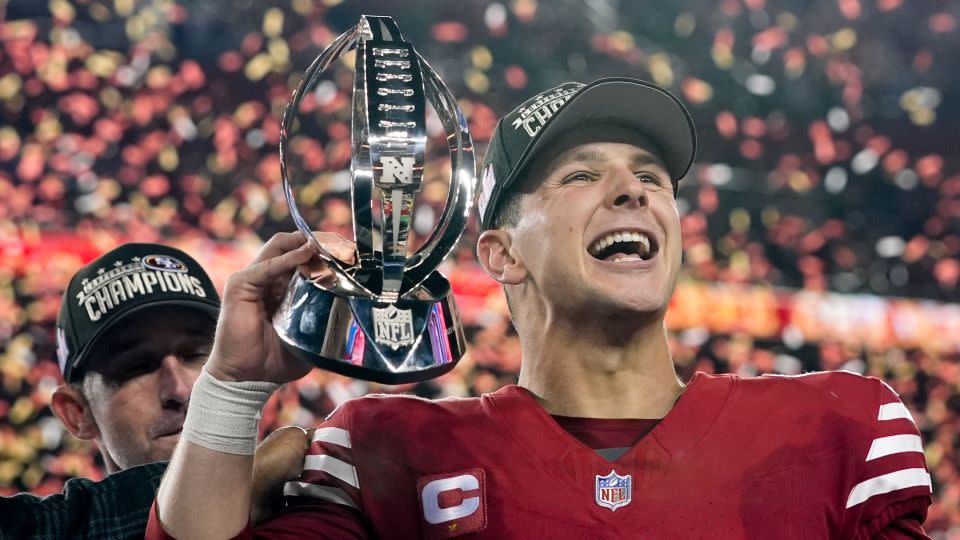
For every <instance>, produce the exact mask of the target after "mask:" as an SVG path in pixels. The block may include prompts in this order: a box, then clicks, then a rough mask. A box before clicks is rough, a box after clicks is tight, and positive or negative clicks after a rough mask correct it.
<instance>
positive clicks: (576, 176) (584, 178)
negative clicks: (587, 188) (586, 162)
mask: <svg viewBox="0 0 960 540" xmlns="http://www.w3.org/2000/svg"><path fill="white" fill-rule="evenodd" d="M591 180H593V175H592V174H590V173H587V172H575V173H573V174H571V175H570V176H568V177H566V178H564V179H563V183H564V184H569V183H570V182H589V181H591Z"/></svg>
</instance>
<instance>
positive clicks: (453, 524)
mask: <svg viewBox="0 0 960 540" xmlns="http://www.w3.org/2000/svg"><path fill="white" fill-rule="evenodd" d="M447 528H449V529H450V532H453V531H455V530H457V524H456V523H451V524H450V525H447Z"/></svg>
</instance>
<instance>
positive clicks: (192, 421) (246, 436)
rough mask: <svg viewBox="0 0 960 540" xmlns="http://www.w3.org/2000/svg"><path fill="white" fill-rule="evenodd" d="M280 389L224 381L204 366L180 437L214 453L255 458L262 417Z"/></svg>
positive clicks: (195, 386) (278, 386)
mask: <svg viewBox="0 0 960 540" xmlns="http://www.w3.org/2000/svg"><path fill="white" fill-rule="evenodd" d="M277 388H280V385H279V384H274V383H270V382H263V381H245V382H227V381H221V380H219V379H217V378H216V377H214V376H213V375H210V373H208V372H207V368H206V366H204V368H203V370H201V372H200V376H199V377H197V382H196V383H194V385H193V391H192V392H191V393H190V405H189V407H188V408H187V418H186V420H185V421H184V422H183V433H182V434H181V435H180V436H181V437H182V438H184V439H186V440H188V441H190V442H192V443H195V444H198V445H200V446H202V447H204V448H209V449H210V450H216V451H218V452H225V453H227V454H240V455H248V456H249V455H253V452H254V450H256V448H257V434H258V432H257V428H258V426H259V424H260V413H261V411H262V410H263V405H264V404H265V403H266V402H267V400H268V399H270V395H271V394H273V392H274V391H275V390H276V389H277Z"/></svg>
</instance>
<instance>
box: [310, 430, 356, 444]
mask: <svg viewBox="0 0 960 540" xmlns="http://www.w3.org/2000/svg"><path fill="white" fill-rule="evenodd" d="M318 441H319V442H325V443H330V444H336V445H338V446H342V447H344V448H350V433H349V432H347V430H345V429H342V428H338V427H325V428H319V429H317V430H316V431H314V432H313V442H318Z"/></svg>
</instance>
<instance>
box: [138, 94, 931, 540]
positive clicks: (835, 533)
mask: <svg viewBox="0 0 960 540" xmlns="http://www.w3.org/2000/svg"><path fill="white" fill-rule="evenodd" d="M695 141H696V138H695V132H694V128H693V123H692V121H691V119H690V116H689V115H688V114H687V112H686V110H685V109H684V107H683V105H682V104H681V103H680V102H679V101H678V100H677V99H676V98H675V97H674V96H673V95H671V94H670V93H668V92H667V91H665V90H663V89H661V88H659V87H657V86H655V85H652V84H649V83H645V82H643V81H638V80H633V79H623V78H617V79H601V80H599V81H595V82H593V83H591V84H588V85H583V84H580V83H567V84H564V85H561V86H559V87H557V88H554V89H552V90H549V91H547V92H543V93H541V94H539V95H537V96H534V97H533V98H531V99H530V100H528V101H527V102H525V103H524V104H522V105H521V106H520V107H518V108H517V109H515V110H514V111H513V112H511V113H510V114H508V115H507V116H506V117H504V118H503V119H502V120H501V121H500V123H499V124H498V126H497V129H496V131H495V133H494V136H493V139H492V141H491V144H490V148H489V149H488V151H487V155H486V159H485V165H484V169H483V178H482V185H481V191H480V194H479V209H480V214H481V220H482V221H481V223H482V227H483V229H484V232H483V233H482V234H481V235H480V238H479V240H478V244H477V253H478V256H479V261H480V264H481V265H482V266H483V268H484V269H485V270H486V271H487V273H488V274H489V275H490V276H492V277H493V278H494V279H496V280H497V281H498V282H500V283H501V284H503V286H504V290H505V291H506V294H507V298H508V301H509V305H510V312H511V315H512V317H513V321H514V324H515V326H516V329H517V333H518V335H519V337H520V341H521V345H522V348H523V363H522V367H521V371H520V380H519V385H517V386H507V387H505V388H502V389H500V390H498V391H497V392H494V393H492V394H487V395H484V396H483V397H480V398H476V399H447V400H440V401H427V400H421V399H416V398H409V397H386V396H371V397H365V398H361V399H358V400H354V401H350V402H347V403H345V404H343V405H342V406H341V407H340V408H339V409H337V410H336V411H335V412H334V413H333V414H332V415H331V416H330V417H328V418H327V420H326V421H325V422H324V423H323V424H322V425H321V426H320V427H319V428H318V429H317V431H316V433H315V436H314V437H313V444H312V445H311V447H310V453H309V455H308V456H307V458H306V461H305V463H304V468H303V473H302V474H301V476H300V478H299V480H298V481H295V482H291V483H289V484H288V485H287V489H286V492H287V494H288V495H289V508H288V509H287V511H286V512H285V513H283V514H281V515H279V516H277V517H276V518H275V519H273V520H271V521H268V522H266V523H265V524H263V525H262V526H261V527H259V528H257V529H254V530H253V531H251V530H249V529H244V525H245V522H246V515H247V511H246V505H247V500H248V499H249V497H250V495H249V494H250V492H251V488H250V487H249V484H250V475H251V470H252V458H250V456H249V449H250V447H251V444H252V441H253V440H254V438H255V437H256V417H257V414H258V413H259V409H260V407H262V405H263V403H264V402H265V400H266V399H267V397H269V395H270V393H271V392H272V391H273V390H274V389H275V388H276V386H277V385H278V384H280V383H284V382H286V381H290V380H293V379H296V378H298V377H300V376H302V375H303V374H304V373H306V372H307V371H308V370H309V366H307V365H305V364H303V363H302V362H300V361H298V360H296V359H294V358H292V357H290V356H289V355H287V354H285V353H284V351H283V348H282V347H281V346H280V343H279V341H278V338H277V336H276V334H275V333H274V332H273V330H272V327H271V325H270V315H271V306H275V305H276V303H277V294H278V292H277V291H278V290H282V288H283V284H285V283H286V282H287V281H288V280H289V278H290V275H291V273H292V272H293V271H294V269H295V268H296V267H297V266H298V265H301V264H304V263H306V262H307V261H309V260H310V259H311V257H312V255H313V253H312V251H311V249H312V248H311V247H310V244H308V243H305V239H303V238H302V237H301V236H300V235H299V234H288V235H278V236H277V237H275V238H274V239H272V240H271V241H270V242H268V243H267V245H266V246H265V247H264V249H263V251H261V254H260V256H259V257H258V258H257V260H256V261H254V263H253V264H251V265H250V266H249V267H248V268H247V269H245V270H243V271H241V272H239V273H237V274H235V275H234V276H232V277H231V279H230V281H229V282H228V285H227V288H226V290H225V294H224V309H223V316H222V317H221V319H220V321H219V325H218V328H217V336H216V340H215V345H214V352H213V353H212V355H211V359H210V363H209V364H207V366H206V367H205V368H204V371H203V373H202V374H201V376H200V378H199V379H198V382H197V387H196V390H195V394H196V396H197V397H196V398H195V399H196V400H197V402H198V404H197V405H196V406H195V407H192V408H191V409H190V411H189V413H188V419H187V422H186V424H185V428H184V433H183V439H182V440H181V442H180V444H179V445H178V447H177V450H176V452H175V454H174V459H173V461H172V462H171V467H170V472H169V473H168V475H167V477H166V478H165V479H164V481H163V483H162V485H161V487H160V491H159V492H158V498H157V503H156V504H157V512H156V513H155V514H154V515H153V516H151V525H150V526H149V527H148V536H149V537H162V536H164V535H165V534H167V533H171V534H173V535H176V536H179V537H182V538H207V537H221V536H229V535H231V534H237V533H240V534H241V535H246V536H250V535H251V534H253V535H263V536H265V537H289V538H298V537H304V536H320V537H323V538H328V539H341V538H367V537H375V538H398V539H400V538H431V539H432V538H438V539H439V538H454V537H459V536H466V537H469V538H477V537H481V538H548V537H549V538H558V539H559V538H577V539H579V538H797V539H807V538H886V539H891V538H901V539H902V538H925V537H926V536H925V534H924V532H923V529H922V525H921V524H922V521H923V519H924V517H925V515H926V511H927V506H928V505H929V504H930V490H931V485H930V476H929V474H928V473H927V471H926V466H925V462H924V458H923V453H922V449H923V448H922V444H921V441H920V437H919V433H918V431H917V428H916V426H915V425H914V424H913V421H912V418H911V416H910V413H909V411H908V410H907V409H906V407H904V405H903V404H902V403H901V402H900V400H899V399H898V397H897V396H896V394H895V393H894V392H893V391H892V390H890V389H889V387H887V386H886V385H885V384H884V383H883V382H882V381H879V380H878V379H874V378H868V377H861V376H859V375H854V374H850V373H814V374H809V375H806V376H801V377H758V378H740V377H736V376H733V375H719V376H712V375H707V374H703V373H697V374H696V375H695V376H694V377H693V378H692V379H691V380H690V381H688V382H686V384H684V383H683V382H681V381H680V380H679V378H678V377H677V374H676V371H675V369H674V366H673V361H672V358H671V354H670V348H669V342H668V337H667V331H666V328H665V325H664V317H665V314H666V311H667V307H668V305H669V303H670V298H671V296H672V294H673V291H674V288H675V286H676V282H677V277H678V275H679V272H680V266H681V258H682V248H681V232H680V219H679V213H678V210H677V204H676V198H675V197H676V193H677V186H678V182H679V181H680V179H681V178H683V177H684V175H685V174H686V173H687V171H688V169H689V168H690V165H691V163H692V161H693V156H694V152H695ZM320 241H321V242H323V243H324V244H325V245H326V246H327V247H328V249H329V250H330V251H331V252H332V253H334V254H335V255H337V256H343V257H346V258H349V256H350V255H351V253H352V246H350V245H349V244H345V241H343V239H338V238H336V237H334V236H332V235H325V234H321V235H320ZM318 278H319V276H318ZM319 279H323V278H319ZM703 309H710V306H703ZM227 401H229V406H226V405H224V403H225V402H227ZM241 441H246V443H245V444H242V445H241V444H239V442H241ZM161 526H162V527H161ZM164 529H165V531H166V532H164Z"/></svg>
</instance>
